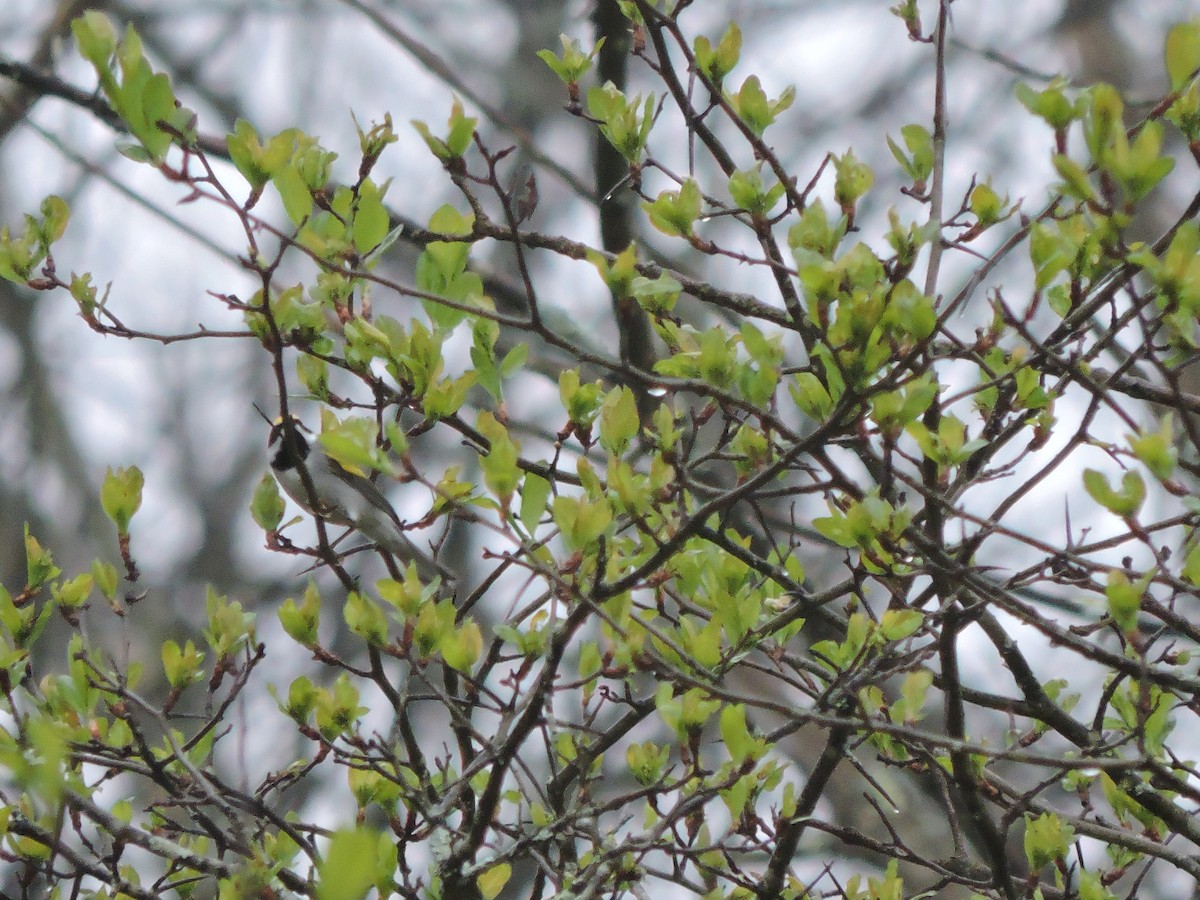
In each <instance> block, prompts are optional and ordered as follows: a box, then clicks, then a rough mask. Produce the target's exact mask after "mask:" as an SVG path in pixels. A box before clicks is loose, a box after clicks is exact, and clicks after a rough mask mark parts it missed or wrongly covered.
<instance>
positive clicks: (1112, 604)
mask: <svg viewBox="0 0 1200 900" xmlns="http://www.w3.org/2000/svg"><path fill="white" fill-rule="evenodd" d="M1153 577H1154V576H1153V573H1150V574H1147V575H1145V576H1143V577H1142V578H1139V579H1138V580H1137V581H1135V582H1131V581H1130V580H1129V576H1127V575H1126V574H1125V573H1124V572H1122V571H1121V570H1120V569H1110V570H1109V572H1108V583H1107V584H1106V585H1105V587H1104V596H1105V598H1106V599H1107V600H1108V614H1109V615H1110V616H1112V618H1113V621H1114V622H1116V623H1117V627H1118V628H1120V629H1121V630H1122V631H1123V632H1125V633H1126V634H1132V633H1134V632H1136V631H1137V620H1138V613H1140V612H1141V609H1142V598H1143V597H1144V596H1145V595H1146V590H1147V589H1148V588H1149V587H1150V581H1151V580H1152V579H1153Z"/></svg>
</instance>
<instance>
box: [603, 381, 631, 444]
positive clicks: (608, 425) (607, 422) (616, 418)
mask: <svg viewBox="0 0 1200 900" xmlns="http://www.w3.org/2000/svg"><path fill="white" fill-rule="evenodd" d="M639 425H640V422H639V419H638V410H637V400H636V399H635V398H634V396H633V391H631V390H630V389H629V388H628V387H625V386H624V385H622V386H621V387H618V388H613V389H612V390H611V391H609V392H608V394H606V395H605V397H604V401H603V402H602V403H601V404H600V445H601V446H602V447H604V449H605V450H607V451H608V452H609V453H614V454H616V455H617V456H620V455H622V454H623V453H624V452H625V451H626V449H628V447H629V442H630V441H632V440H633V439H634V438H635V437H636V436H637V433H638V428H639Z"/></svg>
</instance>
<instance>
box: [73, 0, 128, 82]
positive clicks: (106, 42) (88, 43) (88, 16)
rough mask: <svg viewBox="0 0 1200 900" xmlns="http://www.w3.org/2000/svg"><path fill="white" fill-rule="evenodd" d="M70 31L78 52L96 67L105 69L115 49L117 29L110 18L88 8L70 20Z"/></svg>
mask: <svg viewBox="0 0 1200 900" xmlns="http://www.w3.org/2000/svg"><path fill="white" fill-rule="evenodd" d="M71 33H72V34H74V35H75V42H76V44H78V45H79V54H80V56H82V57H83V58H84V59H86V60H87V61H88V62H90V63H91V64H92V65H93V66H95V67H96V68H97V69H105V68H107V67H108V64H109V62H110V61H111V60H112V56H113V54H114V53H115V52H116V49H117V30H116V28H114V27H113V24H112V20H111V19H109V18H108V16H106V15H105V14H104V13H102V12H98V11H97V10H94V9H93V10H88V11H87V12H85V13H84V14H83V15H82V16H80V17H79V18H77V19H75V20H74V21H72V22H71Z"/></svg>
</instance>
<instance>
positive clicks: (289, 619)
mask: <svg viewBox="0 0 1200 900" xmlns="http://www.w3.org/2000/svg"><path fill="white" fill-rule="evenodd" d="M278 615H279V624H280V625H282V626H283V630H284V631H285V632H287V635H288V637H290V638H291V639H292V640H294V641H295V642H296V643H298V644H301V645H302V646H305V647H312V646H314V645H315V644H316V643H317V626H318V624H319V623H320V618H321V595H320V593H319V592H318V591H317V586H316V585H315V584H313V583H312V582H311V581H310V582H309V583H308V587H306V588H305V589H304V599H303V601H302V602H301V603H299V604H297V603H296V601H295V600H294V599H292V598H291V597H288V598H287V599H286V600H284V601H283V603H282V604H280V606H279V614H278Z"/></svg>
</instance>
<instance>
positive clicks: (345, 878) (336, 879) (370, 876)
mask: <svg viewBox="0 0 1200 900" xmlns="http://www.w3.org/2000/svg"><path fill="white" fill-rule="evenodd" d="M378 853H379V836H378V835H377V834H376V833H375V832H374V831H372V830H371V829H369V828H356V829H353V830H342V831H335V832H334V833H333V837H332V838H331V839H330V841H329V849H328V850H327V851H326V852H325V856H324V858H323V859H322V860H321V861H320V862H319V863H318V864H317V897H318V898H319V900H362V898H363V897H366V896H367V893H368V892H369V891H370V890H371V888H372V887H374V885H375V881H376V879H377V877H378V868H379V857H378Z"/></svg>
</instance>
